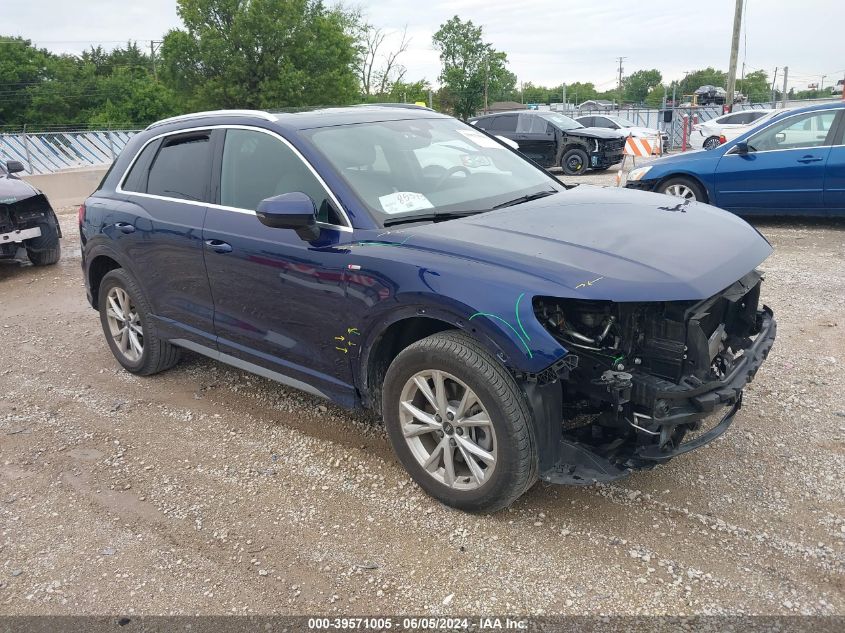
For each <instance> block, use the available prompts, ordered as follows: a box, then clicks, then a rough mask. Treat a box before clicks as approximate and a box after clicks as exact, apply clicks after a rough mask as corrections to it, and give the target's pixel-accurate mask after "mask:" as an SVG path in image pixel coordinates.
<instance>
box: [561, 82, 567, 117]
mask: <svg viewBox="0 0 845 633" xmlns="http://www.w3.org/2000/svg"><path fill="white" fill-rule="evenodd" d="M561 97H562V101H561V103H562V104H563V111H564V112H566V82H564V84H563V89H562V94H561Z"/></svg>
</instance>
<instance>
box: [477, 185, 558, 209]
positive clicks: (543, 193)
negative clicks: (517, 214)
mask: <svg viewBox="0 0 845 633" xmlns="http://www.w3.org/2000/svg"><path fill="white" fill-rule="evenodd" d="M556 193H559V192H558V190H557V189H552V190H551V191H548V190H546V191H538V192H536V193H529V194H528V195H525V196H520V197H519V198H514V199H513V200H508V201H507V202H503V203H501V204H497V205H496V206H495V207H493V208H494V209H503V208H504V207H512V206H514V205H516V204H522V203H523V202H531V201H532V200H539V199H540V198H545V197H546V196H552V195H554V194H556Z"/></svg>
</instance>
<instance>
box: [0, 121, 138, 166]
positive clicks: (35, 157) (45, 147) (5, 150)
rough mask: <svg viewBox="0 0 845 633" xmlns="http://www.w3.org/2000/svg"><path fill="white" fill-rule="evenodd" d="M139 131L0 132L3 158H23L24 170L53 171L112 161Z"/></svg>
mask: <svg viewBox="0 0 845 633" xmlns="http://www.w3.org/2000/svg"><path fill="white" fill-rule="evenodd" d="M139 131H140V130H91V131H67V132H39V133H37V134H29V133H25V132H24V133H20V134H0V161H3V162H6V161H10V160H17V161H20V162H21V163H22V164H23V166H24V173H26V174H29V175H34V174H50V173H53V172H56V171H61V170H62V169H69V168H73V167H91V166H96V165H108V164H110V163H111V162H112V161H113V160H114V159H115V158H116V157H117V155H118V154H120V151H121V150H122V149H123V148H124V146H125V145H126V143H127V142H128V141H129V139H130V138H132V136H133V135H134V134H137V133H138V132H139Z"/></svg>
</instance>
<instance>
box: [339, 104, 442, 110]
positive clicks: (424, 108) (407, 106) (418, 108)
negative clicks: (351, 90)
mask: <svg viewBox="0 0 845 633" xmlns="http://www.w3.org/2000/svg"><path fill="white" fill-rule="evenodd" d="M355 105H356V106H357V107H359V108H366V107H369V106H375V107H378V108H407V109H408V110H431V108H429V107H428V106H421V105H417V104H416V103H356V104H355Z"/></svg>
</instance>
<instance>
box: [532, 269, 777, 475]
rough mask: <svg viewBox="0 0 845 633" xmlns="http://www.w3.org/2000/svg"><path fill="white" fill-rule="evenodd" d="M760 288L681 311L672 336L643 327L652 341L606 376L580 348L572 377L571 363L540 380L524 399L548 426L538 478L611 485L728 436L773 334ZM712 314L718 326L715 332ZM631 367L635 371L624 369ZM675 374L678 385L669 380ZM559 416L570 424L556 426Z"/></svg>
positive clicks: (642, 342)
mask: <svg viewBox="0 0 845 633" xmlns="http://www.w3.org/2000/svg"><path fill="white" fill-rule="evenodd" d="M761 279H762V278H761V277H760V276H759V274H758V273H756V272H755V273H754V274H753V275H752V274H749V276H747V277H746V278H743V279H742V280H740V281H738V282H737V283H736V284H735V285H734V286H732V287H731V288H729V289H727V290H726V291H725V292H723V293H720V294H719V295H716V296H715V297H712V298H711V299H709V300H708V301H705V302H701V303H699V304H697V305H694V306H691V307H689V308H688V309H686V311H685V315H686V320H685V321H684V322H683V324H682V326H683V327H682V328H676V331H675V332H673V331H672V324H670V325H667V326H663V325H661V324H658V325H652V324H649V328H650V332H651V334H650V335H651V338H649V335H645V336H642V337H641V338H640V339H639V343H638V347H637V348H636V352H635V353H636V354H637V355H638V357H637V358H636V359H633V358H632V356H633V355H634V354H633V353H631V354H627V356H626V354H625V352H624V351H623V348H624V346H621V345H617V347H618V349H619V350H620V351H619V355H618V356H616V357H615V358H613V359H612V360H611V361H610V363H611V366H610V368H607V369H605V368H603V367H601V366H600V365H599V362H598V359H600V357H601V356H602V354H601V353H599V352H597V351H594V350H595V347H592V346H587V345H584V346H583V347H584V348H588V347H589V348H590V349H583V350H577V349H573V352H577V353H578V356H579V361H578V362H579V363H580V365H581V367H580V368H576V369H573V365H574V364H575V363H574V361H573V359H572V358H570V359H569V362H568V363H567V364H564V363H559V364H558V366H557V367H556V369H555V370H554V372H553V373H554V374H555V376H556V378H557V380H555V379H554V378H552V376H551V373H552V372H549V373H547V374H546V375H545V380H544V379H543V375H540V377H539V379H538V381H537V384H531V385H529V386H528V388H527V390H526V391H527V394H528V397H529V401H530V402H531V403H532V406H534V410H535V418H537V419H540V420H542V419H545V420H548V421H550V424H549V425H546V426H543V425H541V426H540V427H538V429H537V431H538V446H539V447H540V478H541V479H542V480H544V481H548V482H551V483H558V484H576V485H589V484H592V483H595V482H608V481H613V480H616V479H620V478H623V477H626V476H628V475H630V474H631V473H633V472H634V471H637V470H648V469H651V468H654V467H655V466H656V465H658V464H660V463H665V462H667V461H669V460H670V459H672V458H674V457H677V456H679V455H682V454H684V453H687V452H690V451H692V450H695V449H697V448H700V447H702V446H705V445H706V444H708V443H710V442H712V441H713V440H715V439H716V438H717V437H719V436H720V435H722V434H723V433H724V432H725V431H727V429H728V428H729V427H730V426H731V424H732V422H733V420H734V417H735V415H736V413H737V412H738V411H739V409H740V408H741V406H742V396H743V390H744V388H745V386H746V385H747V384H748V383H749V382H751V381H752V380H753V378H754V376H755V374H756V373H757V371H758V370H759V369H760V366H761V365H762V364H763V361H764V360H765V359H766V357H767V356H768V354H769V351H770V350H771V348H772V345H773V344H774V340H775V336H776V332H777V324H776V321H775V319H774V315H773V314H772V311H771V310H770V309H769V308H768V307H766V306H763V307H762V308H761V309H759V310H758V309H757V301H758V298H759V291H760V280H761ZM714 314H720V315H724V320H723V321H721V322H718V323H717V321H719V319H716V318H715V317H714V316H713V315H714ZM726 323H727V326H726ZM675 325H677V324H675ZM654 334H659V335H660V336H661V337H662V338H659V337H658V336H654ZM673 337H674V339H673ZM675 344H677V346H678V347H677V349H675V347H673V346H674V345H675ZM628 351H630V349H629V350H628ZM676 353H677V354H679V356H678V358H677V360H678V363H679V364H678V365H677V366H676V365H674V364H673V363H674V361H675V356H674V355H675V354H676ZM569 356H570V357H571V356H573V354H570V355H569ZM623 356H626V357H625V359H624V360H623ZM640 356H641V357H642V358H640ZM632 360H635V361H637V364H631V366H623V362H625V363H630V362H631V361H632ZM623 369H624V371H623ZM676 370H677V371H678V379H676V380H675V379H671V374H672V372H673V371H676ZM541 402H542V404H540V403H541ZM558 407H560V409H558ZM561 410H562V411H564V412H566V411H567V410H569V415H566V413H565V414H564V416H563V418H564V419H563V424H556V423H555V422H554V418H555V416H557V418H558V420H559V419H560V417H561V416H560V415H559V413H557V414H556V411H558V412H559V411H561ZM585 420H586V421H585ZM558 428H559V429H560V431H559V432H557V429H558Z"/></svg>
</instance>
